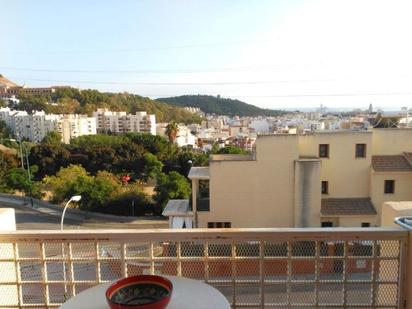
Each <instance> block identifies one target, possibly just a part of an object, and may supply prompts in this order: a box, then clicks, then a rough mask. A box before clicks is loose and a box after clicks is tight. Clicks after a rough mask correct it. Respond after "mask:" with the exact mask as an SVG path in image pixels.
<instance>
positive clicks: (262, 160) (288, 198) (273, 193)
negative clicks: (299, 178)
mask: <svg viewBox="0 0 412 309" xmlns="http://www.w3.org/2000/svg"><path fill="white" fill-rule="evenodd" d="M297 143H298V140H297V136H276V137H273V136H267V137H260V138H259V139H258V140H257V143H256V150H257V158H256V161H220V162H219V161H217V162H216V161H212V162H210V167H209V168H210V212H199V213H198V222H199V227H207V222H231V223H232V227H290V226H293V225H294V215H293V209H294V161H295V160H297V159H298V147H297ZM285 158H287V160H285Z"/></svg>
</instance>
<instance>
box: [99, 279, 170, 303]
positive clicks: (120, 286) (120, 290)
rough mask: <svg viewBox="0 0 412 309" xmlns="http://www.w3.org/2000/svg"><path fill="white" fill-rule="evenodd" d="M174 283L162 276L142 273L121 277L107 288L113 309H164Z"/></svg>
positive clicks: (107, 297)
mask: <svg viewBox="0 0 412 309" xmlns="http://www.w3.org/2000/svg"><path fill="white" fill-rule="evenodd" d="M172 291H173V285H172V282H170V280H168V279H166V278H164V277H161V276H149V275H147V276H146V275H141V276H134V277H128V278H124V279H120V280H119V281H116V282H115V283H113V284H112V285H111V286H110V287H109V288H108V289H107V290H106V299H107V302H108V303H109V306H110V308H111V309H164V308H166V306H167V304H168V303H169V301H170V298H171V297H172Z"/></svg>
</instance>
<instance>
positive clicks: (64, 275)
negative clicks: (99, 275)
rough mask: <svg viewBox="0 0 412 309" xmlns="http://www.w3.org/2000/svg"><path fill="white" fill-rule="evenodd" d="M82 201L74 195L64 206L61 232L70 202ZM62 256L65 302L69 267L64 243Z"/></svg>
mask: <svg viewBox="0 0 412 309" xmlns="http://www.w3.org/2000/svg"><path fill="white" fill-rule="evenodd" d="M81 199H82V197H81V195H74V196H72V197H71V198H70V199H69V200H68V201H67V203H66V205H64V209H63V213H62V219H61V221H60V230H61V231H63V220H64V215H65V214H66V209H67V206H69V204H70V202H72V201H73V202H79V201H80V200H81ZM62 256H63V280H64V301H66V300H68V299H69V294H68V293H67V284H66V278H67V265H66V260H65V257H66V254H65V250H64V243H62Z"/></svg>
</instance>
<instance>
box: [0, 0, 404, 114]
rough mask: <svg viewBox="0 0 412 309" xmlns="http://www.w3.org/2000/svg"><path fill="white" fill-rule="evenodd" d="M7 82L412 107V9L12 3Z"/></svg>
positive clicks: (275, 104) (74, 0) (324, 0)
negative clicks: (411, 36) (411, 16)
mask: <svg viewBox="0 0 412 309" xmlns="http://www.w3.org/2000/svg"><path fill="white" fill-rule="evenodd" d="M0 7H1V8H2V12H3V14H1V15H2V17H1V18H0V74H2V75H4V76H6V77H7V78H9V79H10V80H12V81H14V82H16V83H18V84H26V85H28V86H50V85H71V86H74V87H79V88H81V89H87V88H92V89H98V90H101V91H110V92H123V91H127V92H131V93H136V94H139V95H142V96H148V97H150V98H158V97H169V96H177V95H183V94H209V95H221V96H223V97H229V98H237V99H239V100H242V101H245V102H247V103H250V104H254V105H257V106H260V107H265V108H273V109H277V108H309V107H318V106H319V105H320V104H323V105H324V106H327V107H329V108H340V107H345V108H364V109H366V108H367V107H368V106H369V104H370V103H372V104H373V106H374V108H378V107H380V108H383V109H386V110H396V109H400V108H401V107H403V106H406V107H409V108H412V89H411V85H412V83H411V82H412V73H411V72H412V59H411V57H412V40H411V39H410V31H411V29H412V18H410V12H411V11H412V1H409V0H405V1H400V0H388V1H380V0H341V1H340V0H305V1H304V0H301V1H299V0H288V1H276V0H268V1H265V0H257V1H249V0H245V1H242V0H216V1H215V0H203V1H200V0H197V1H196V0H192V1H189V0H179V1H178V0H164V1H163V0H147V1H146V0H131V1H128V0H122V1H115V0H111V1H109V0H95V1H93V0H90V1H88V0H62V1H52V0H36V1H33V0H0Z"/></svg>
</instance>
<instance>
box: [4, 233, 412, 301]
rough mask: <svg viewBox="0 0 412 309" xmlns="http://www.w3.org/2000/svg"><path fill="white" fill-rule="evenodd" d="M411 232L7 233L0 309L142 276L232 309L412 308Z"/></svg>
mask: <svg viewBox="0 0 412 309" xmlns="http://www.w3.org/2000/svg"><path fill="white" fill-rule="evenodd" d="M411 238H412V237H411V232H409V231H408V230H407V229H405V228H366V229H365V228H362V229H360V228H356V229H347V228H346V229H344V228H334V229H318V228H307V229H299V228H291V229H289V228H286V229H191V230H166V229H164V230H137V231H135V230H133V231H131V230H81V231H62V232H57V233H56V231H16V232H1V233H0V295H2V296H1V297H0V308H56V307H59V306H60V305H61V304H62V303H63V302H64V301H65V299H67V298H70V297H72V296H73V295H76V294H78V293H79V292H81V291H82V290H84V289H87V288H89V287H91V286H93V285H96V284H100V283H103V282H107V281H111V280H114V279H116V278H120V277H124V276H131V275H135V274H164V275H176V276H184V277H188V278H194V279H198V280H202V281H205V282H207V283H209V284H211V285H213V286H214V287H216V288H217V289H218V290H220V291H221V292H222V293H223V294H224V295H225V296H226V297H227V299H228V300H229V302H230V303H231V305H232V308H297V307H306V308H387V309H389V308H393V309H395V308H408V309H411V308H412V299H411V297H412V271H411V265H410V264H411V261H412V256H411V255H412V250H411V245H412V244H411V243H412V242H411Z"/></svg>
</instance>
